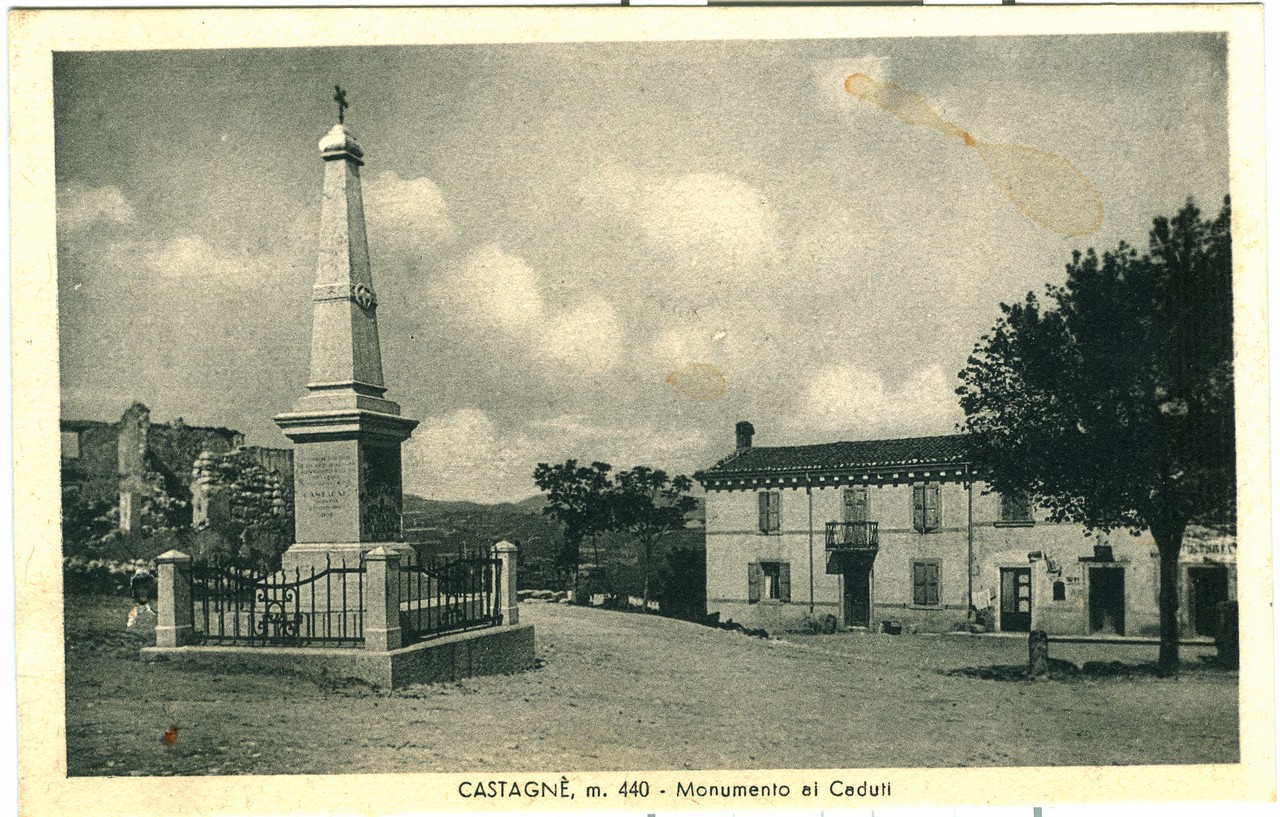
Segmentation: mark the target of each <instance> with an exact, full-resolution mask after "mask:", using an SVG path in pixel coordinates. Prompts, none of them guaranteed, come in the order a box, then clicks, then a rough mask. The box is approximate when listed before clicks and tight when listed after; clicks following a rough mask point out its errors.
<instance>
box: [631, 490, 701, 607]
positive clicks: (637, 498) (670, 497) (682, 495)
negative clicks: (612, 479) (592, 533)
mask: <svg viewBox="0 0 1280 817" xmlns="http://www.w3.org/2000/svg"><path fill="white" fill-rule="evenodd" d="M692 488H693V480H691V479H689V478H688V477H686V476H677V477H670V476H668V475H667V472H666V471H663V470H662V469H660V468H650V467H649V466H647V465H637V466H636V467H635V468H632V469H631V470H630V471H623V472H621V473H619V474H618V478H617V483H616V485H615V488H614V490H613V492H612V494H611V500H610V504H611V506H612V511H613V519H614V525H615V526H616V527H617V528H618V529H619V530H625V531H627V532H628V533H630V534H631V536H632V537H633V538H634V539H635V540H636V541H637V542H638V543H639V545H640V557H641V567H642V569H643V571H644V590H643V591H642V593H643V595H642V601H641V604H642V605H643V607H642V609H644V610H646V611H648V609H649V587H650V580H651V579H652V578H653V553H654V548H655V547H656V546H657V544H658V540H660V539H661V538H662V537H664V536H666V535H667V534H668V533H671V532H672V531H676V530H681V529H683V528H684V524H685V516H686V514H688V513H689V512H690V511H692V510H693V509H694V508H696V507H697V504H698V503H697V500H695V499H694V498H693V497H691V496H689V491H690V489H692Z"/></svg>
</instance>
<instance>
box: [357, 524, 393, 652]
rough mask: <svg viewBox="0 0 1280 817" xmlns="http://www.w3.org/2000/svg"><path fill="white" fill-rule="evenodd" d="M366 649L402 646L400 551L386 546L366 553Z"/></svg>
mask: <svg viewBox="0 0 1280 817" xmlns="http://www.w3.org/2000/svg"><path fill="white" fill-rule="evenodd" d="M364 558H365V563H364V605H365V611H364V648H365V649H366V650H377V651H378V652H386V651H388V650H394V649H398V648H399V647H400V554H399V553H397V552H396V551H394V550H391V549H389V548H385V547H378V548H374V549H373V550H371V551H369V552H368V553H366V554H365V557H364Z"/></svg>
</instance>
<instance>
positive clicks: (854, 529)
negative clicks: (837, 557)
mask: <svg viewBox="0 0 1280 817" xmlns="http://www.w3.org/2000/svg"><path fill="white" fill-rule="evenodd" d="M879 549H880V533H879V523H878V522H828V523H827V550H828V551H829V552H831V553H851V554H865V555H867V556H875V555H876V552H877V551H878V550H879Z"/></svg>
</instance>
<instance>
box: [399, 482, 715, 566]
mask: <svg viewBox="0 0 1280 817" xmlns="http://www.w3.org/2000/svg"><path fill="white" fill-rule="evenodd" d="M545 505H546V500H545V498H544V497H543V496H542V495H540V494H539V495H535V496H531V497H529V498H527V499H522V500H520V501H519V502H501V503H497V504H493V505H486V504H482V503H479V502H462V501H441V500H435V499H424V498H422V497H420V496H415V495H414V494H405V495H404V537H405V541H406V542H408V543H410V544H412V545H414V546H415V547H416V548H417V549H418V551H419V552H420V553H423V554H424V555H441V556H448V555H456V554H458V553H461V552H464V551H468V552H476V551H485V550H487V549H488V548H489V546H490V545H492V544H493V543H494V542H497V541H499V540H501V539H506V540H509V541H512V542H516V543H517V544H519V545H520V550H521V556H520V560H521V562H522V563H523V564H525V565H527V566H528V567H529V568H531V569H548V568H549V566H550V564H551V563H552V561H553V560H554V558H555V553H556V550H557V549H558V548H559V547H560V544H561V542H562V541H563V538H562V536H561V531H560V525H559V524H558V523H557V522H556V521H555V520H554V519H552V518H551V517H549V516H544V515H543V513H542V508H543V506H545ZM704 516H705V507H704V505H703V503H702V500H701V498H699V499H698V507H697V508H696V509H695V510H694V512H693V513H691V514H689V527H688V528H686V529H685V530H683V531H679V532H678V533H673V534H672V535H670V536H669V537H667V539H666V540H665V541H664V545H665V546H666V547H668V548H692V549H695V550H701V549H703V548H704V547H705V543H704V538H703V519H704ZM597 551H599V556H600V561H602V562H605V561H620V562H631V561H633V560H634V558H635V546H634V544H633V543H632V542H631V541H630V539H629V538H628V537H626V536H624V535H620V534H607V535H605V536H601V537H600V540H599V542H598V543H596V546H595V547H593V546H592V544H591V543H589V542H588V543H587V544H586V545H585V546H584V547H583V553H582V557H583V561H584V562H586V563H590V562H592V561H593V560H594V559H595V557H596V553H597Z"/></svg>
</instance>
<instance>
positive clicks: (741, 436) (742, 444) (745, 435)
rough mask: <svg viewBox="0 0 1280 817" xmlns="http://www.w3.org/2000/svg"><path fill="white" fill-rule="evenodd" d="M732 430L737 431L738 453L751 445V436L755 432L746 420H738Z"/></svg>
mask: <svg viewBox="0 0 1280 817" xmlns="http://www.w3.org/2000/svg"><path fill="white" fill-rule="evenodd" d="M734 430H735V431H736V432H737V433H738V453H739V454H741V453H742V452H743V451H746V450H747V449H748V448H750V447H751V436H752V435H753V434H755V433H756V429H755V426H753V425H751V423H748V422H747V421H746V420H740V421H739V422H738V424H737V425H736V426H734Z"/></svg>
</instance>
